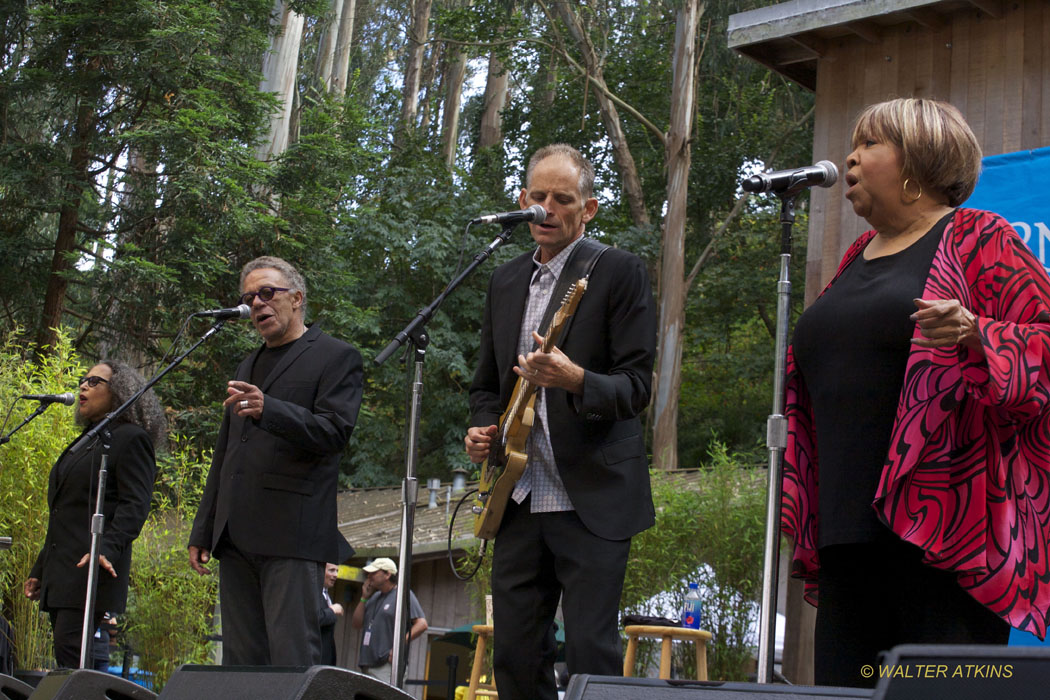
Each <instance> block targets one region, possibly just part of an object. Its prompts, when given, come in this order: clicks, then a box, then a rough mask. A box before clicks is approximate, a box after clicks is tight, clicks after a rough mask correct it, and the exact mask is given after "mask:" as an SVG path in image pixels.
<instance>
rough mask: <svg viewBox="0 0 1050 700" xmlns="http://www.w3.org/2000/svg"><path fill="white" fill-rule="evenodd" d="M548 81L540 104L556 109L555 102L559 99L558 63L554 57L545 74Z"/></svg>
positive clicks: (548, 63) (549, 62)
mask: <svg viewBox="0 0 1050 700" xmlns="http://www.w3.org/2000/svg"><path fill="white" fill-rule="evenodd" d="M543 74H544V77H545V78H546V80H545V81H544V82H545V83H546V84H545V85H544V87H543V92H542V93H541V94H542V97H540V104H542V105H543V106H544V107H546V108H547V109H552V108H553V107H554V100H555V99H557V97H558V61H557V60H556V59H555V57H554V56H551V60H550V61H548V62H547V68H546V70H545V71H544V72H543Z"/></svg>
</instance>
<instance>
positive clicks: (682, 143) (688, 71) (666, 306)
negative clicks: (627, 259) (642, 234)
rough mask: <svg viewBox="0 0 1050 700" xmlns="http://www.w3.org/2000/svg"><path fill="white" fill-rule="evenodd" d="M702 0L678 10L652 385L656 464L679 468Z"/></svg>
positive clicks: (689, 3)
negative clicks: (687, 248) (688, 229)
mask: <svg viewBox="0 0 1050 700" xmlns="http://www.w3.org/2000/svg"><path fill="white" fill-rule="evenodd" d="M703 8H704V6H703V3H702V2H701V0H686V2H685V3H684V4H683V5H682V7H681V8H679V9H678V11H677V18H676V22H675V46H674V57H673V59H672V61H673V73H672V79H671V125H670V130H669V132H668V135H667V150H666V157H665V162H666V165H667V215H666V216H665V217H664V231H663V244H662V246H661V261H660V325H659V335H658V339H657V345H658V351H657V373H656V377H655V381H654V386H653V397H654V398H653V405H652V410H653V466H654V467H656V468H657V469H674V468H676V467H678V466H679V465H678V394H679V391H678V390H679V383H680V381H681V374H682V329H683V325H684V321H685V279H684V273H685V220H686V206H687V195H688V190H689V165H690V160H691V146H690V138H691V136H692V128H693V107H694V104H695V101H696V94H695V90H694V85H695V81H694V75H695V71H696V66H695V58H696V29H697V25H698V24H699V21H700V15H701V14H702V13H703Z"/></svg>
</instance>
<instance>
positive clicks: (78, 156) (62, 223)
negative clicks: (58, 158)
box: [37, 68, 95, 352]
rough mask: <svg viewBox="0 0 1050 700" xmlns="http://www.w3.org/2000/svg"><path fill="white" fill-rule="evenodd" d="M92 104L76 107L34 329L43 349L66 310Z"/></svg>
mask: <svg viewBox="0 0 1050 700" xmlns="http://www.w3.org/2000/svg"><path fill="white" fill-rule="evenodd" d="M89 69H90V68H89ZM94 104H95V103H94V100H91V99H87V98H86V97H82V98H81V100H80V104H79V105H78V106H77V116H76V122H75V124H74V127H73V146H72V148H71V150H70V154H69V172H70V177H69V181H68V182H67V184H66V187H65V197H64V198H63V200H62V207H61V209H60V210H59V214H58V235H57V236H56V237H55V253H54V255H53V256H52V258H51V272H50V273H49V274H48V277H47V290H46V291H45V293H44V310H43V312H42V313H41V316H40V328H39V330H38V331H37V345H39V346H40V349H41V350H43V351H45V352H47V351H49V350H51V349H53V348H54V347H55V345H56V344H57V343H58V334H57V332H56V329H57V328H58V327H59V325H61V323H62V313H63V311H64V310H65V299H66V289H67V288H68V287H69V281H68V280H67V278H66V277H67V274H68V273H69V271H70V270H72V269H73V261H72V260H71V257H72V253H73V250H74V248H75V247H76V241H77V225H78V224H79V223H80V203H81V198H82V197H83V195H84V190H86V189H87V188H88V187H89V185H90V180H91V178H90V175H89V174H88V164H89V163H90V159H91V152H90V150H89V143H90V140H91V133H92V130H93V129H92V125H93V122H94V119H95V109H94Z"/></svg>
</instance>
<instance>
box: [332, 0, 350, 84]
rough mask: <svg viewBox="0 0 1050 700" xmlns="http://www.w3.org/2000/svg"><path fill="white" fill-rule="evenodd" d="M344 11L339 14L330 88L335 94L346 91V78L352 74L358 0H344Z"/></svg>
mask: <svg viewBox="0 0 1050 700" xmlns="http://www.w3.org/2000/svg"><path fill="white" fill-rule="evenodd" d="M342 2H343V11H342V12H341V13H340V15H339V35H338V36H337V38H336V41H335V50H334V54H333V56H332V81H331V83H329V86H328V89H329V91H330V92H331V93H332V94H333V95H342V94H343V93H344V92H345V91H346V80H347V77H348V76H349V74H350V47H351V45H352V43H353V38H354V13H355V12H357V0H342Z"/></svg>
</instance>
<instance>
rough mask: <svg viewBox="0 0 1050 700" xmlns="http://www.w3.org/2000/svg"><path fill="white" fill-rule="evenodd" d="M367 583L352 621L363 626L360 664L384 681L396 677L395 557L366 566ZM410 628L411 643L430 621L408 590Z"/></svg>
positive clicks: (358, 659)
mask: <svg viewBox="0 0 1050 700" xmlns="http://www.w3.org/2000/svg"><path fill="white" fill-rule="evenodd" d="M364 571H365V574H366V576H365V584H364V587H363V588H362V590H361V601H360V602H359V603H358V604H357V607H356V608H354V617H353V619H352V621H351V622H352V624H353V626H354V628H355V629H363V630H364V633H363V634H362V635H361V650H360V651H359V652H358V654H357V664H358V666H360V667H361V670H362V671H364V672H365V673H367V674H368V675H370V676H372V677H374V678H377V679H379V680H381V681H383V682H384V683H390V682H391V679H392V678H393V675H392V667H391V664H390V660H391V654H392V652H393V649H394V611H395V609H396V607H397V564H395V563H394V562H393V560H392V559H388V558H386V557H379V558H378V559H375V560H373V561H372V563H371V564H369V565H367V566H366V567H365V568H364ZM408 598H409V630H408V638H407V641H409V642H411V641H412V640H413V639H415V638H417V637H418V636H419V635H421V634H423V633H424V632H426V631H427V620H426V618H425V617H423V608H422V606H420V604H419V601H418V600H417V599H416V594H415V593H413V592H412V591H409V592H408Z"/></svg>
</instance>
